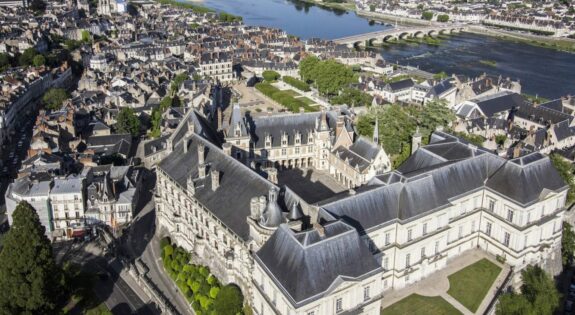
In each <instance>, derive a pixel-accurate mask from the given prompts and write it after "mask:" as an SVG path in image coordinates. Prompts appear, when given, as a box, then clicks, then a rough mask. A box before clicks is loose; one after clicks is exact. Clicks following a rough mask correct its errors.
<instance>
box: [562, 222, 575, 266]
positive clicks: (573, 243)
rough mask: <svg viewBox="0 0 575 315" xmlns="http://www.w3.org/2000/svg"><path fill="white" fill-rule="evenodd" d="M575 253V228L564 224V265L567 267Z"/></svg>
mask: <svg viewBox="0 0 575 315" xmlns="http://www.w3.org/2000/svg"><path fill="white" fill-rule="evenodd" d="M574 253H575V233H574V232H573V226H571V224H569V223H567V222H563V234H562V238H561V255H562V256H563V257H562V258H563V265H567V263H568V262H569V260H570V259H572V258H573V254H574Z"/></svg>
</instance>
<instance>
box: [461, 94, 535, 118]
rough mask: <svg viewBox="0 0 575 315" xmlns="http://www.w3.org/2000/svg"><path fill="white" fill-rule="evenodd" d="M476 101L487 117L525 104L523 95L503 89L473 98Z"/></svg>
mask: <svg viewBox="0 0 575 315" xmlns="http://www.w3.org/2000/svg"><path fill="white" fill-rule="evenodd" d="M471 101H472V102H475V103H476V104H477V106H478V107H479V108H480V109H481V111H482V112H483V114H485V116H487V117H492V116H493V115H494V114H496V113H499V112H504V111H508V110H510V109H511V108H512V107H513V106H515V108H519V107H521V106H523V105H525V99H524V98H523V96H521V95H519V94H517V93H513V92H510V91H502V92H499V93H495V94H492V95H489V96H484V97H480V98H476V99H473V100H471Z"/></svg>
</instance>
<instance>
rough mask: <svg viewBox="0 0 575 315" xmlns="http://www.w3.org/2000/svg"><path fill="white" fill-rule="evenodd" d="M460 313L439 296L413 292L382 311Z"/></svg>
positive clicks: (419, 314) (396, 313)
mask: <svg viewBox="0 0 575 315" xmlns="http://www.w3.org/2000/svg"><path fill="white" fill-rule="evenodd" d="M403 314H406V315H407V314H409V315H458V314H461V312H460V311H458V310H457V309H456V308H455V307H453V306H452V305H451V304H449V302H447V301H446V300H444V299H443V298H441V297H439V296H434V297H428V296H421V295H418V294H412V295H410V296H408V297H406V298H405V299H403V300H401V301H399V302H396V303H394V304H392V305H390V306H388V307H386V308H385V309H383V310H382V311H381V315H403Z"/></svg>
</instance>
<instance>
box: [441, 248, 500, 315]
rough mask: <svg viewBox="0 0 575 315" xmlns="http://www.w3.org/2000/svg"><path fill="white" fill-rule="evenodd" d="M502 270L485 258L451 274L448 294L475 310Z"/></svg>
mask: <svg viewBox="0 0 575 315" xmlns="http://www.w3.org/2000/svg"><path fill="white" fill-rule="evenodd" d="M500 272H501V268H500V267H499V266H497V265H495V264H494V263H492V262H490V261H489V260H487V259H485V258H484V259H482V260H480V261H478V262H476V263H474V264H472V265H470V266H467V267H465V268H463V269H461V270H459V271H458V272H456V273H454V274H451V275H450V276H449V277H448V279H449V291H447V294H449V295H451V296H452V297H453V298H454V299H456V300H457V301H459V303H461V304H463V306H465V307H467V309H469V310H470V311H472V312H475V311H477V308H478V307H479V305H480V304H481V301H483V299H484V298H485V295H486V294H487V292H489V289H490V288H491V285H492V284H493V281H495V279H497V276H498V275H499V273H500Z"/></svg>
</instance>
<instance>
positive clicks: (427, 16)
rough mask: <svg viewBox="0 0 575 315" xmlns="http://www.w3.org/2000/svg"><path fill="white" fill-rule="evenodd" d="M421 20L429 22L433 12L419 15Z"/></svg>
mask: <svg viewBox="0 0 575 315" xmlns="http://www.w3.org/2000/svg"><path fill="white" fill-rule="evenodd" d="M421 18H422V19H424V20H427V21H431V19H433V12H430V11H425V12H423V13H422V14H421Z"/></svg>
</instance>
